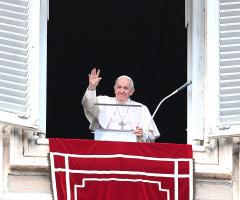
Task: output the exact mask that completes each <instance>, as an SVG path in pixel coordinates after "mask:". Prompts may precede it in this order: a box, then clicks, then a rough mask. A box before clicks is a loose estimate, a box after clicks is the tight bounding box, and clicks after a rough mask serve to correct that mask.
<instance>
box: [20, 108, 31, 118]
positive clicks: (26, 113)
mask: <svg viewBox="0 0 240 200" xmlns="http://www.w3.org/2000/svg"><path fill="white" fill-rule="evenodd" d="M18 117H19V118H23V119H28V118H29V117H30V109H27V111H26V112H23V111H19V112H18Z"/></svg>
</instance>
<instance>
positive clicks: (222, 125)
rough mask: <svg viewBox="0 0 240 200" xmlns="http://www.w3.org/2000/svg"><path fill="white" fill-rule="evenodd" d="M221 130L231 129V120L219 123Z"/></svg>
mask: <svg viewBox="0 0 240 200" xmlns="http://www.w3.org/2000/svg"><path fill="white" fill-rule="evenodd" d="M218 128H219V130H226V129H230V123H229V122H221V123H219V125H218Z"/></svg>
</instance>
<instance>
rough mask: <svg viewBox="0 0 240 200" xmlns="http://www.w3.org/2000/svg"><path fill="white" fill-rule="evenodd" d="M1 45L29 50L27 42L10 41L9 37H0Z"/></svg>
mask: <svg viewBox="0 0 240 200" xmlns="http://www.w3.org/2000/svg"><path fill="white" fill-rule="evenodd" d="M0 44H2V45H6V46H12V47H17V48H27V42H21V41H17V40H11V39H8V38H7V37H0Z"/></svg>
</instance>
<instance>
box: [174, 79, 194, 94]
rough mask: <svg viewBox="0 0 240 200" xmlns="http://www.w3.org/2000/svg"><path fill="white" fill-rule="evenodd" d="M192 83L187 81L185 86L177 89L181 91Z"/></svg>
mask: <svg viewBox="0 0 240 200" xmlns="http://www.w3.org/2000/svg"><path fill="white" fill-rule="evenodd" d="M191 84H192V81H188V82H187V83H185V84H184V85H183V86H181V87H180V88H178V89H177V91H178V92H179V91H181V90H183V89H184V88H186V87H187V86H189V85H191Z"/></svg>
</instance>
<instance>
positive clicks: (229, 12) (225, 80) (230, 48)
mask: <svg viewBox="0 0 240 200" xmlns="http://www.w3.org/2000/svg"><path fill="white" fill-rule="evenodd" d="M219 12H220V13H219V14H220V21H219V22H220V24H219V29H220V46H219V50H220V53H219V54H220V55H219V56H220V61H219V63H220V82H219V87H220V89H219V99H220V105H219V107H220V109H219V118H220V122H228V121H229V122H230V124H234V123H237V124H239V123H240V1H239V0H221V1H220V11H219Z"/></svg>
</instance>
